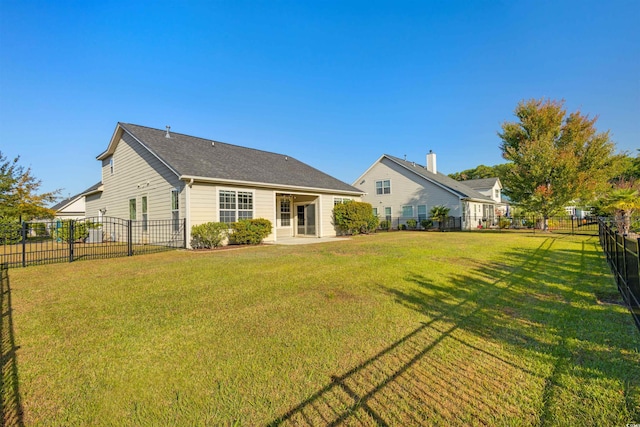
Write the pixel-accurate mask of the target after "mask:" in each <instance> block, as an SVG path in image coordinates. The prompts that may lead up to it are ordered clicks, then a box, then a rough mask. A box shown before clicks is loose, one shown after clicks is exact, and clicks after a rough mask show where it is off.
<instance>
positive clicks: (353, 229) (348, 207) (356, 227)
mask: <svg viewBox="0 0 640 427" xmlns="http://www.w3.org/2000/svg"><path fill="white" fill-rule="evenodd" d="M333 219H334V224H335V225H336V226H337V227H338V229H340V231H342V232H343V233H346V234H359V233H369V232H371V231H374V230H375V229H376V227H378V217H377V216H375V215H374V214H373V208H372V207H371V205H370V204H369V203H364V202H347V203H342V204H339V205H335V206H334V207H333Z"/></svg>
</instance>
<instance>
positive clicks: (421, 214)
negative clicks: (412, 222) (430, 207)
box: [418, 205, 427, 221]
mask: <svg viewBox="0 0 640 427" xmlns="http://www.w3.org/2000/svg"><path fill="white" fill-rule="evenodd" d="M425 219H427V205H418V221H423V220H425Z"/></svg>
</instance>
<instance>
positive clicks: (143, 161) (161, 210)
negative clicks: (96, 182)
mask: <svg viewBox="0 0 640 427" xmlns="http://www.w3.org/2000/svg"><path fill="white" fill-rule="evenodd" d="M111 159H113V173H112V172H111V164H110V161H111ZM102 184H103V187H104V191H103V192H102V194H101V196H100V197H98V198H95V197H87V200H86V215H87V217H90V216H98V213H99V211H100V210H101V209H106V212H105V213H104V215H106V216H110V217H117V218H123V219H129V200H130V199H133V198H135V199H136V208H137V219H142V197H143V196H147V215H148V219H149V220H160V219H162V220H167V219H171V191H172V190H173V189H176V188H177V189H178V190H179V191H180V200H179V208H180V215H179V217H180V218H184V217H185V215H186V213H185V212H186V210H185V200H186V199H185V191H184V187H185V183H184V182H182V181H180V180H179V179H178V177H177V176H176V174H174V173H173V172H172V171H171V170H170V169H169V168H167V167H166V166H165V165H164V164H163V163H162V162H160V161H159V160H158V159H157V158H156V157H155V156H153V155H151V154H150V153H149V152H148V151H147V150H146V149H145V148H143V147H142V146H141V145H140V144H138V143H137V142H136V141H135V140H134V139H133V138H132V137H131V136H130V135H129V134H128V133H126V132H124V133H123V135H122V139H120V141H119V143H118V145H117V147H116V149H115V151H114V153H113V155H112V156H110V157H109V158H107V159H105V160H103V161H102Z"/></svg>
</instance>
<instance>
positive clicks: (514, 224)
mask: <svg viewBox="0 0 640 427" xmlns="http://www.w3.org/2000/svg"><path fill="white" fill-rule="evenodd" d="M425 220H426V222H425ZM543 224H544V219H543V218H542V217H535V216H521V217H520V216H519V217H501V216H496V217H495V218H493V219H486V218H483V217H480V216H478V217H475V216H469V217H467V218H466V220H465V222H463V221H462V218H461V217H453V216H451V217H449V218H447V220H446V221H444V222H443V223H442V224H439V223H438V221H435V220H433V219H432V218H424V217H386V218H385V217H383V218H380V223H379V225H378V229H379V230H438V229H441V230H446V231H459V230H463V229H466V230H473V231H483V230H507V229H509V230H514V229H515V230H530V231H531V232H532V233H536V232H537V231H540V230H542V227H543ZM547 226H548V230H549V231H551V232H555V233H568V234H589V235H593V236H597V235H598V221H597V218H595V217H593V218H575V217H551V218H548V221H547Z"/></svg>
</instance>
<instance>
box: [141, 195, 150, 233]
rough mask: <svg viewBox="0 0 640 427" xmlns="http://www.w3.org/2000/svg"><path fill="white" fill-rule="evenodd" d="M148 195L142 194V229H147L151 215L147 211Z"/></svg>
mask: <svg viewBox="0 0 640 427" xmlns="http://www.w3.org/2000/svg"><path fill="white" fill-rule="evenodd" d="M147 204H148V203H147V196H142V231H147V229H148V225H149V224H148V221H149V215H148V212H147Z"/></svg>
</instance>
